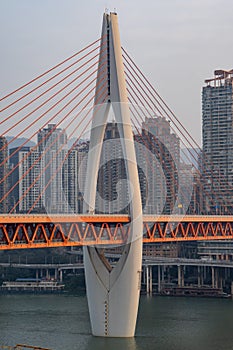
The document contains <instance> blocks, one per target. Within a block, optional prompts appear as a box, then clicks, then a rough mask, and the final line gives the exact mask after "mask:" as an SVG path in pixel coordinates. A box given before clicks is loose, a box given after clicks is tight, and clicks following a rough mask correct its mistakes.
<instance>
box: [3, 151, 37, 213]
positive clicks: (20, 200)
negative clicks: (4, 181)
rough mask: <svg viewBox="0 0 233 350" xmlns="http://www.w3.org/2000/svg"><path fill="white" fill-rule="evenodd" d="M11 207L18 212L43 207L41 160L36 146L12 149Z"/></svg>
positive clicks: (34, 210) (35, 210)
mask: <svg viewBox="0 0 233 350" xmlns="http://www.w3.org/2000/svg"><path fill="white" fill-rule="evenodd" d="M10 169H11V170H13V169H14V170H13V171H12V173H11V175H10V186H9V187H10V190H11V189H13V190H11V192H10V194H9V198H10V209H13V211H14V212H16V213H27V212H28V211H29V210H31V211H32V212H38V211H39V212H40V211H41V209H42V198H43V197H41V180H40V176H39V175H40V160H39V152H38V150H37V149H36V148H30V147H21V148H17V147H16V148H11V149H10Z"/></svg>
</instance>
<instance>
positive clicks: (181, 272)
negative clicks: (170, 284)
mask: <svg viewBox="0 0 233 350" xmlns="http://www.w3.org/2000/svg"><path fill="white" fill-rule="evenodd" d="M177 269H178V287H184V267H183V266H182V265H178V266H177Z"/></svg>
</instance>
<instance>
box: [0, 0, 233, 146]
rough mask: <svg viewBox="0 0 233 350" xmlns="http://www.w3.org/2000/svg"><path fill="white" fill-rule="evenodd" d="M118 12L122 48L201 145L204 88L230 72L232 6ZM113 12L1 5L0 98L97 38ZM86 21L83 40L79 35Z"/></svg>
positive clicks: (88, 5) (178, 4)
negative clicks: (219, 73)
mask: <svg viewBox="0 0 233 350" xmlns="http://www.w3.org/2000/svg"><path fill="white" fill-rule="evenodd" d="M116 5H117V9H116V10H117V12H118V13H119V21H120V27H121V34H122V35H121V36H122V44H123V46H124V48H126V50H127V51H128V52H129V54H130V55H132V57H133V58H134V59H135V61H136V62H137V64H138V66H139V67H140V68H141V69H142V70H143V72H144V73H145V74H146V75H147V76H150V80H151V82H152V84H153V85H154V86H155V88H156V89H157V90H158V92H159V93H160V94H161V95H162V97H163V98H164V99H165V100H166V102H167V103H168V105H169V106H170V107H171V108H172V109H173V110H174V112H175V113H176V114H177V116H178V117H179V119H180V120H181V122H182V123H183V124H184V125H185V127H186V128H187V129H188V130H189V131H192V134H193V135H194V137H195V139H196V140H197V141H198V143H199V144H201V98H200V92H201V88H202V85H203V82H204V80H205V79H206V78H208V77H211V76H212V74H213V71H214V69H218V68H220V69H226V70H228V69H231V68H232V66H231V57H232V53H233V52H232V50H233V49H232V47H231V46H230V45H229V43H228V35H229V33H230V32H231V29H232V26H233V24H232V21H231V20H230V13H231V8H232V6H233V4H232V3H231V2H230V1H228V0H226V1H224V2H220V1H217V0H214V1H195V2H194V1H190V2H189V3H188V4H187V2H185V1H183V0H179V1H175V2H174V1H173V2H167V3H161V2H158V1H157V2H152V1H149V2H148V3H147V7H145V5H144V4H142V3H140V2H138V1H136V2H134V3H132V2H128V3H126V4H125V3H124V2H123V1H118V3H117V4H116ZM116 5H114V4H112V2H110V1H107V2H106V1H105V2H103V1H100V2H98V4H97V3H95V2H94V3H93V2H90V1H87V2H85V3H84V4H82V6H80V5H78V4H77V2H74V1H68V2H66V3H65V4H64V3H62V2H61V1H56V4H55V2H54V1H51V2H50V3H49V4H44V3H40V4H33V6H32V5H31V4H30V2H29V1H28V0H24V1H21V2H20V3H17V2H16V1H13V2H11V3H10V4H9V3H3V2H2V3H1V4H0V10H1V11H0V13H1V17H2V18H1V21H0V23H1V34H0V35H1V40H2V44H3V47H2V48H3V49H2V53H3V54H2V59H1V66H0V75H1V80H2V89H1V93H0V94H1V96H4V95H5V94H6V93H7V92H10V91H12V90H13V89H14V88H17V87H18V86H20V85H22V84H23V83H25V82H27V81H29V80H30V79H31V78H33V77H35V76H36V75H38V74H40V73H42V72H44V71H45V70H46V69H48V68H50V67H51V66H53V65H55V64H56V63H58V62H60V61H61V60H63V59H64V58H66V57H67V56H70V55H71V54H73V53H74V52H76V51H78V50H79V49H80V48H81V47H83V45H85V44H87V43H88V42H90V41H92V40H94V39H95V38H97V37H99V36H100V21H101V17H102V13H103V12H104V9H105V7H108V8H109V9H110V10H114V6H116ZM96 14H99V15H98V16H97V15H96ZM25 16H27V17H25ZM87 17H88V26H86V30H85V35H83V34H82V35H81V36H80V35H79V34H80V27H82V25H85V23H86V20H87ZM12 18H13V19H14V20H13V21H12ZM228 19H229V20H228ZM9 23H10V26H9ZM139 23H140V25H139ZM29 29H30V30H29ZM82 33H83V32H82ZM142 38H143V39H142ZM61 43H62V45H61ZM142 52H147V54H142ZM32 58H33V59H32Z"/></svg>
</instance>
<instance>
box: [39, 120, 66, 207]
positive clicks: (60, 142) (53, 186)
mask: <svg viewBox="0 0 233 350" xmlns="http://www.w3.org/2000/svg"><path fill="white" fill-rule="evenodd" d="M37 137H38V151H39V153H40V155H41V171H42V177H41V188H42V191H43V206H44V207H45V210H46V212H47V213H67V212H68V210H69V203H68V160H67V158H68V155H67V153H68V146H67V135H66V133H65V131H64V130H62V129H60V128H57V127H56V124H48V127H47V128H44V129H42V130H40V131H39V132H38V134H37Z"/></svg>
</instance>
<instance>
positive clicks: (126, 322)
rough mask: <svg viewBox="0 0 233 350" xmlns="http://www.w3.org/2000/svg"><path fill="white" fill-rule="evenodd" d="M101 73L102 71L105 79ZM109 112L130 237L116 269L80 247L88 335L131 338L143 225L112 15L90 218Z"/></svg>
mask: <svg viewBox="0 0 233 350" xmlns="http://www.w3.org/2000/svg"><path fill="white" fill-rule="evenodd" d="M105 51H106V52H107V55H108V57H107V62H106V58H105V57H104V56H106V53H105ZM104 65H105V66H104ZM101 66H102V67H101ZM103 67H104V68H106V69H105V71H106V72H105V73H103V71H104V70H103ZM104 74H105V76H103V75H104ZM103 78H105V79H106V82H107V85H108V86H107V87H108V93H107V96H106V97H104V98H103V100H102V101H99V100H98V97H99V90H98V89H99V87H98V86H99V85H100V86H101V81H102V80H103ZM106 100H107V103H106ZM110 107H112V109H113V112H114V116H115V119H116V123H117V128H118V132H119V136H120V142H121V148H122V153H123V157H124V163H125V168H126V174H127V180H128V194H129V198H130V200H129V203H127V204H128V206H129V211H130V213H129V214H130V223H129V227H130V235H129V237H128V240H127V242H126V243H125V245H124V246H123V252H122V254H121V257H120V259H119V261H118V262H117V264H116V266H111V265H110V263H109V261H108V260H107V258H106V257H105V255H104V252H103V250H101V249H99V248H96V247H84V250H83V252H84V267H85V279H86V290H87V300H88V307H89V314H90V321H91V328H92V334H93V335H95V336H103V337H133V336H134V332H135V327H136V320H137V311H138V303H139V295H140V288H141V269H142V232H143V220H142V203H141V192H140V185H139V177H138V169H137V160H136V154H135V148H134V139H133V132H132V126H131V120H130V109H129V103H128V97H127V89H126V82H125V75H124V65H123V60H122V51H121V43H120V35H119V30H118V19H117V15H116V13H115V12H114V13H110V14H107V13H105V14H104V17H103V26H102V40H101V47H100V56H99V68H98V73H97V82H96V91H95V103H94V111H93V120H92V126H91V136H90V145H89V152H88V160H87V172H86V173H87V177H86V183H85V191H84V212H86V213H89V214H91V213H95V208H96V205H95V204H96V188H97V179H98V170H99V165H100V157H101V151H102V146H103V139H104V133H105V129H106V124H107V119H108V114H109V110H110Z"/></svg>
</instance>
